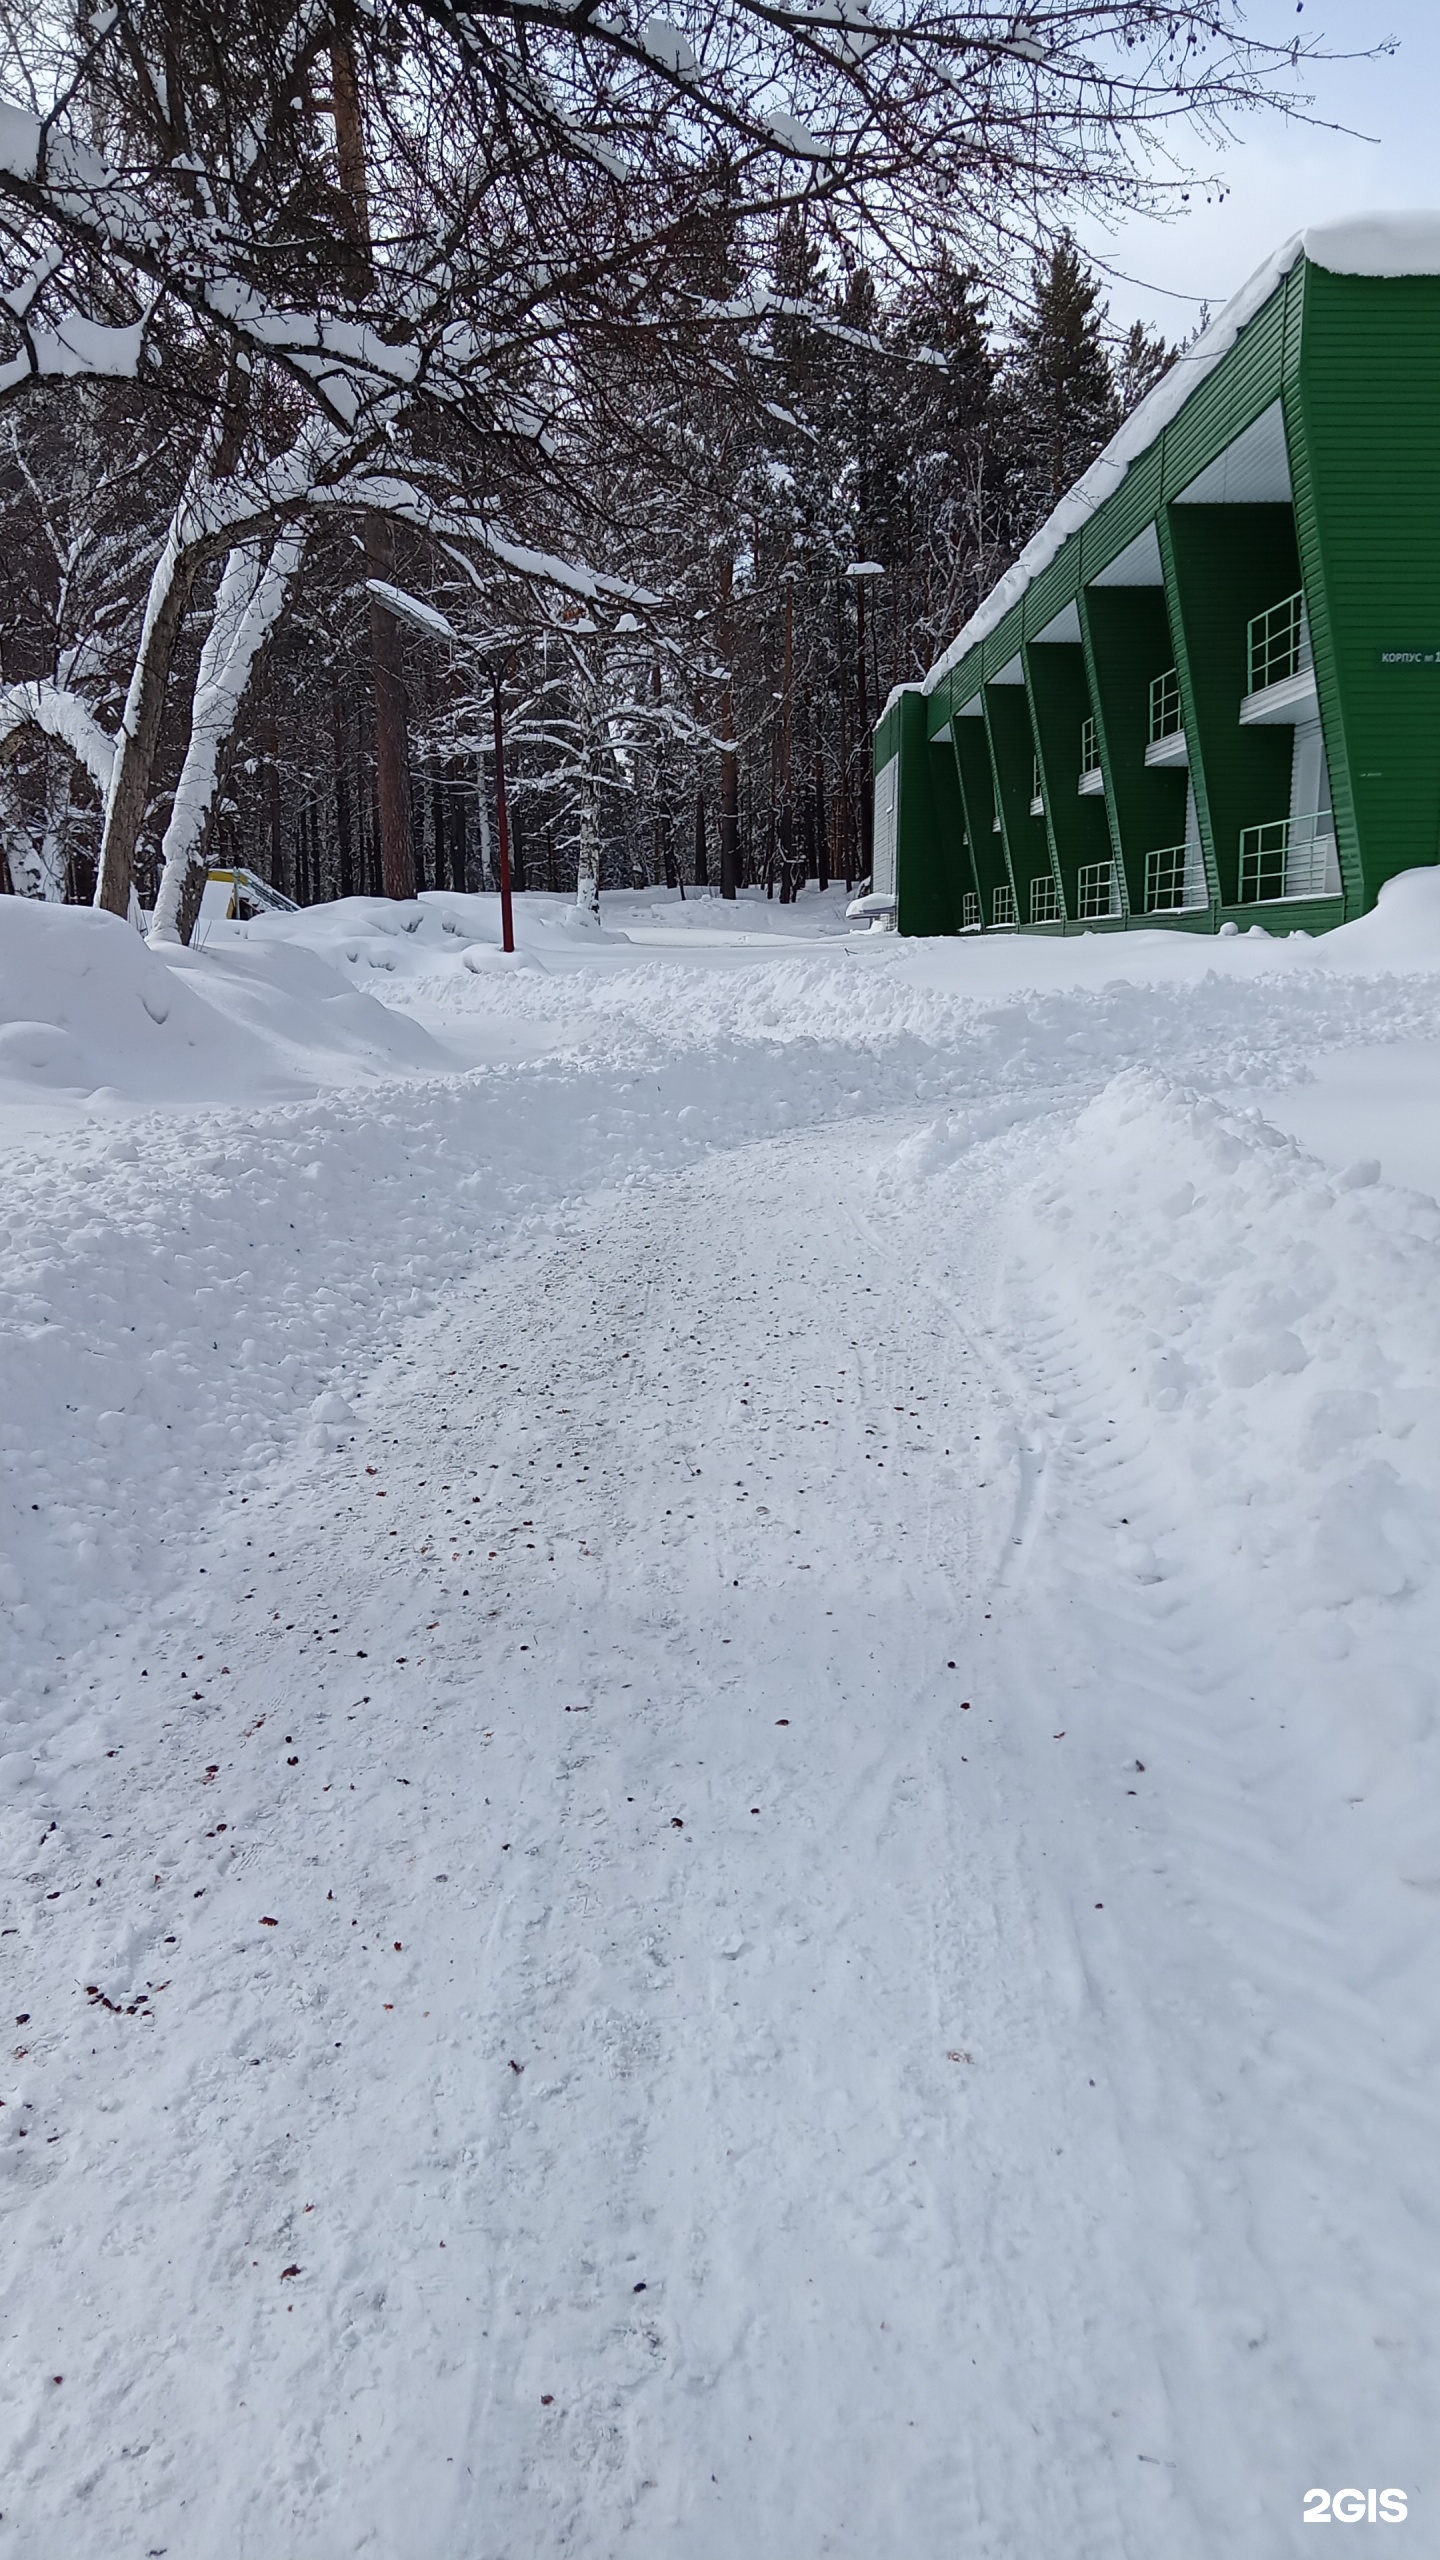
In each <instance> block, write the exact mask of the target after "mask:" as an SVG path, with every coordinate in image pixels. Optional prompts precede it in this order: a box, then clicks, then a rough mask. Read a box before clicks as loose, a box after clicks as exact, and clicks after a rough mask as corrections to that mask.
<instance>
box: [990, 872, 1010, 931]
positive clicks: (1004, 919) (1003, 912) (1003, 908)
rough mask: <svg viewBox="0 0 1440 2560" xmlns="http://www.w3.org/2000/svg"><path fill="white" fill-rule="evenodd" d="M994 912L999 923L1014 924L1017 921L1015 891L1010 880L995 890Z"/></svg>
mask: <svg viewBox="0 0 1440 2560" xmlns="http://www.w3.org/2000/svg"><path fill="white" fill-rule="evenodd" d="M993 914H994V917H995V922H996V923H997V924H1013V923H1014V922H1015V892H1014V890H1013V889H1012V888H1011V887H1010V884H1009V882H1008V881H1006V882H1005V883H1004V885H1003V886H1002V887H1000V888H998V889H997V890H996V892H995V904H994V908H993Z"/></svg>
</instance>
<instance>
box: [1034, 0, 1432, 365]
mask: <svg viewBox="0 0 1440 2560" xmlns="http://www.w3.org/2000/svg"><path fill="white" fill-rule="evenodd" d="M1249 23H1250V25H1251V27H1252V29H1253V30H1254V31H1255V32H1256V33H1257V34H1258V33H1263V34H1267V35H1268V34H1272V33H1273V34H1274V35H1276V36H1277V37H1279V38H1281V39H1283V40H1284V41H1285V42H1287V43H1288V41H1289V39H1290V37H1291V36H1292V35H1293V34H1294V33H1295V32H1296V31H1297V29H1301V30H1303V31H1304V32H1305V33H1306V34H1308V35H1310V36H1311V37H1322V38H1323V39H1324V40H1325V42H1326V46H1327V49H1328V50H1330V51H1333V52H1341V53H1343V52H1354V53H1361V52H1364V51H1367V50H1368V49H1369V48H1370V47H1371V46H1373V45H1375V44H1376V43H1377V42H1378V41H1379V40H1380V39H1381V38H1383V37H1394V38H1395V39H1396V40H1397V44H1398V50H1397V51H1396V52H1394V53H1393V54H1391V55H1389V56H1386V57H1381V58H1379V59H1377V60H1375V61H1373V62H1355V61H1351V62H1343V63H1331V64H1317V65H1314V66H1312V67H1310V68H1309V69H1308V70H1307V71H1306V73H1305V75H1304V85H1305V86H1306V87H1309V88H1311V89H1312V90H1313V91H1314V93H1315V103H1314V107H1313V109H1312V113H1314V114H1315V115H1317V116H1320V117H1323V118H1325V119H1327V120H1328V121H1329V122H1331V123H1332V124H1336V125H1344V126H1348V127H1350V128H1351V130H1350V131H1349V132H1325V131H1317V130H1316V129H1315V128H1314V127H1313V126H1305V125H1291V126H1288V127H1287V126H1286V125H1284V124H1283V123H1282V122H1281V121H1280V119H1279V118H1278V117H1273V116H1266V117H1257V118H1255V119H1254V120H1253V121H1252V122H1251V123H1249V124H1248V125H1247V126H1246V127H1245V128H1243V129H1242V131H1241V135H1240V138H1239V139H1238V140H1237V141H1235V142H1233V143H1232V144H1231V145H1230V148H1229V149H1228V150H1227V151H1224V152H1213V151H1210V150H1207V149H1206V148H1205V146H1204V145H1203V144H1196V145H1195V146H1194V147H1193V151H1192V165H1194V166H1195V167H1197V168H1200V169H1205V170H1213V171H1217V172H1218V173H1219V174H1220V176H1221V177H1222V178H1223V180H1224V182H1225V184H1226V186H1227V188H1228V190H1229V192H1228V194H1227V196H1226V198H1225V200H1224V201H1223V202H1222V203H1213V202H1212V203H1210V204H1207V203H1206V202H1205V201H1204V191H1203V189H1200V190H1197V193H1196V197H1195V200H1194V203H1193V204H1192V207H1191V209H1190V211H1189V212H1188V213H1185V214H1183V215H1180V216H1179V217H1177V218H1176V219H1175V220H1174V221H1170V222H1131V223H1127V224H1125V225H1124V226H1123V228H1121V229H1120V230H1119V231H1117V232H1115V233H1114V234H1107V233H1105V232H1103V231H1100V230H1099V229H1097V228H1096V227H1095V226H1093V225H1090V226H1087V227H1086V230H1085V235H1084V236H1085V239H1086V244H1087V246H1088V247H1089V249H1090V251H1091V253H1092V255H1094V256H1096V257H1098V258H1101V259H1103V260H1104V261H1105V262H1106V263H1107V264H1110V265H1113V266H1114V267H1117V268H1120V269H1123V270H1124V271H1125V273H1126V274H1127V275H1129V276H1132V277H1135V278H1137V279H1138V280H1139V281H1138V282H1137V283H1135V284H1126V283H1122V282H1120V281H1119V280H1118V279H1116V280H1115V281H1113V282H1111V283H1110V285H1109V288H1108V290H1109V296H1110V306H1111V310H1112V312H1113V313H1114V315H1115V317H1116V319H1117V320H1120V321H1129V320H1131V319H1134V318H1136V317H1137V316H1138V317H1140V318H1142V319H1145V320H1147V321H1149V322H1151V323H1152V324H1153V325H1154V326H1156V327H1158V328H1161V329H1163V330H1164V332H1165V334H1166V336H1167V337H1172V338H1173V337H1179V336H1184V335H1187V334H1188V333H1189V331H1190V330H1191V329H1192V328H1193V326H1194V324H1195V321H1196V319H1197V318H1198V316H1199V302H1200V300H1201V299H1203V300H1207V301H1208V302H1209V303H1210V306H1211V308H1212V310H1216V309H1218V308H1219V306H1220V305H1221V304H1222V303H1223V302H1226V301H1228V299H1229V297H1230V295H1231V294H1232V293H1234V292H1235V291H1236V289H1237V287H1239V286H1240V285H1242V284H1243V283H1244V281H1245V279H1246V277H1247V276H1248V275H1250V274H1251V273H1252V272H1253V270H1254V269H1255V268H1256V267H1257V266H1258V265H1259V264H1260V261H1261V259H1262V258H1263V257H1264V256H1265V254H1266V252H1267V251H1268V250H1270V249H1272V248H1274V247H1276V246H1277V245H1278V243H1279V242H1280V241H1282V240H1285V239H1288V237H1289V235H1290V233H1291V232H1292V231H1296V230H1298V229H1299V228H1300V227H1301V225H1302V224H1304V223H1307V222H1324V221H1330V220H1333V219H1335V218H1336V217H1337V216H1339V215H1342V214H1346V213H1361V212H1371V211H1380V210H1384V211H1390V210H1392V209H1407V210H1408V209H1413V208H1415V207H1417V206H1435V207H1437V208H1440V147H1437V145H1440V136H1437V129H1436V128H1437V119H1440V0H1305V6H1304V9H1303V12H1298V13H1297V11H1296V8H1295V0H1256V5H1255V6H1254V7H1253V8H1252V9H1251V10H1250V12H1249ZM1359 135H1364V136H1368V137H1371V138H1370V139H1364V140H1362V139H1358V138H1357V136H1359ZM1161 287H1168V288H1169V289H1170V292H1169V294H1167V293H1165V292H1163V291H1161V290H1160V289H1159V288H1161ZM1174 294H1183V295H1189V296H1193V297H1195V299H1194V300H1189V301H1179V300H1174V299H1172V298H1171V296H1172V295H1174Z"/></svg>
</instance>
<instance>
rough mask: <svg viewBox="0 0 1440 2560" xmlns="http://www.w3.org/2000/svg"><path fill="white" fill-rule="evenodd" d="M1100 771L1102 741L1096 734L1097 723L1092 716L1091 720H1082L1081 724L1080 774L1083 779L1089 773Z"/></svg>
mask: <svg viewBox="0 0 1440 2560" xmlns="http://www.w3.org/2000/svg"><path fill="white" fill-rule="evenodd" d="M1099 770H1100V741H1099V739H1098V737H1097V736H1096V734H1095V721H1094V716H1093V714H1092V716H1091V718H1090V719H1088V720H1082V721H1081V723H1080V772H1081V775H1082V777H1083V776H1084V775H1085V774H1087V773H1098V772H1099Z"/></svg>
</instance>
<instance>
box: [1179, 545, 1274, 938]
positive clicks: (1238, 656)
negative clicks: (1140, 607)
mask: <svg viewBox="0 0 1440 2560" xmlns="http://www.w3.org/2000/svg"><path fill="white" fill-rule="evenodd" d="M1160 553H1161V557H1162V559H1163V561H1164V563H1165V591H1166V599H1167V602H1168V604H1169V608H1170V627H1171V629H1172V631H1173V632H1174V634H1175V642H1176V664H1177V666H1178V668H1179V671H1180V700H1181V703H1182V705H1183V707H1184V713H1185V734H1186V737H1187V738H1188V740H1189V742H1190V778H1191V781H1192V782H1193V783H1194V786H1195V802H1196V806H1197V808H1198V810H1199V813H1200V834H1201V840H1202V842H1203V844H1204V847H1205V858H1206V865H1207V868H1208V869H1209V871H1210V876H1211V878H1212V880H1218V882H1219V887H1220V898H1221V903H1222V905H1226V906H1229V905H1232V904H1233V903H1234V902H1235V901H1236V899H1237V898H1238V896H1239V885H1238V872H1239V865H1240V831H1241V829H1242V827H1253V826H1259V825H1262V824H1263V823H1264V822H1265V821H1266V820H1267V819H1272V818H1283V817H1284V816H1285V815H1286V813H1287V812H1288V810H1289V807H1290V759H1291V752H1292V748H1293V745H1294V740H1293V737H1292V734H1291V732H1290V730H1289V729H1242V728H1241V726H1240V704H1241V702H1242V700H1243V698H1244V694H1245V682H1246V654H1245V640H1246V626H1247V624H1248V622H1249V619H1250V617H1251V615H1252V614H1257V613H1261V612H1263V611H1264V610H1265V608H1266V606H1267V605H1272V604H1277V603H1278V602H1279V601H1280V599H1281V597H1282V596H1288V595H1291V594H1293V592H1294V590H1295V588H1296V587H1298V585H1299V583H1300V560H1299V555H1298V553H1297V551H1296V549H1295V524H1294V518H1293V516H1292V514H1291V510H1290V509H1289V507H1263V506H1261V507H1177V506H1169V507H1167V508H1166V509H1165V512H1164V514H1163V515H1162V516H1161V519H1160Z"/></svg>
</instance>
